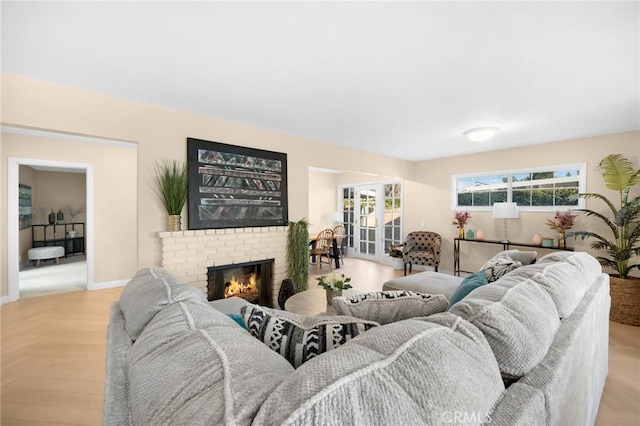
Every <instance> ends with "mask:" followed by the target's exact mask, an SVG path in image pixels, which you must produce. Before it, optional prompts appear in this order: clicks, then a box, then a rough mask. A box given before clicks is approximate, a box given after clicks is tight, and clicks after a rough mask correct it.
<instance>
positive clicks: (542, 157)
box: [404, 132, 640, 270]
mask: <svg viewBox="0 0 640 426" xmlns="http://www.w3.org/2000/svg"><path fill="white" fill-rule="evenodd" d="M612 153H622V154H625V155H626V156H628V157H629V158H631V160H632V161H633V162H634V164H635V166H636V168H638V167H640V166H639V158H638V157H639V156H640V132H627V133H619V134H613V135H606V136H599V137H592V138H584V139H575V140H568V141H562V142H554V143H548V144H543V145H536V146H528V147H522V148H514V149H505V150H500V151H493V152H486V153H481V154H475V155H465V156H459V157H453V158H445V159H439V160H433V161H423V162H419V163H416V164H415V175H414V176H415V181H417V182H418V183H419V185H414V184H406V185H405V228H404V230H405V233H406V232H409V231H411V230H414V229H419V228H420V220H421V218H422V217H423V216H424V217H426V218H427V228H428V229H429V230H435V231H436V232H439V233H440V234H442V237H443V240H444V241H443V252H442V268H443V269H444V270H452V269H453V238H454V237H456V232H457V229H456V227H455V226H454V225H452V224H451V222H452V220H453V210H452V209H451V207H450V206H451V191H450V187H451V175H454V174H462V173H481V172H487V171H497V170H506V169H519V168H527V167H538V166H549V165H558V164H566V163H580V162H586V163H587V191H588V192H601V193H605V194H608V195H609V196H610V197H614V196H615V195H616V193H615V192H612V191H609V190H607V189H606V187H605V186H604V183H603V182H602V177H601V175H600V174H599V173H598V172H596V171H595V170H594V169H595V167H596V166H597V165H598V163H599V162H600V160H601V159H602V158H604V157H605V156H607V155H608V154H612ZM587 207H588V208H592V209H596V210H599V211H604V209H603V204H602V203H598V201H595V200H588V201H587ZM553 214H554V213H553V212H546V213H538V212H535V213H534V212H522V213H520V219H519V220H510V221H509V239H510V240H511V241H518V242H531V239H532V237H533V234H535V233H540V234H542V235H543V236H549V237H553V236H554V235H555V234H554V231H552V230H551V229H549V228H548V227H547V226H546V225H545V220H546V218H552V217H553ZM471 216H472V218H471V220H470V221H469V223H468V228H471V229H474V230H477V229H482V230H483V231H484V233H485V238H486V239H498V240H499V239H501V238H502V235H503V221H502V220H494V219H493V218H492V217H491V212H472V213H471ZM575 229H587V230H592V229H593V230H596V231H597V232H600V231H603V233H604V230H602V229H601V228H600V227H599V224H598V223H597V222H596V221H595V220H592V219H590V218H586V217H584V216H580V217H579V218H578V219H577V220H576V226H575ZM589 244H590V242H589V241H588V240H587V241H582V240H577V241H575V240H570V241H569V243H568V245H569V246H570V247H575V248H576V249H577V250H583V251H588V252H591V253H592V254H593V253H594V252H592V251H591V249H590V247H589ZM496 248H497V246H493V247H487V246H482V245H480V244H474V243H463V246H462V248H461V251H462V259H463V261H462V265H461V266H462V267H463V269H468V270H475V269H477V268H479V267H480V266H482V263H483V262H484V260H486V259H487V257H489V256H490V255H492V254H493V253H495V252H496ZM539 252H540V253H544V251H542V249H540V250H539Z"/></svg>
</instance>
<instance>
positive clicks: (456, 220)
mask: <svg viewBox="0 0 640 426" xmlns="http://www.w3.org/2000/svg"><path fill="white" fill-rule="evenodd" d="M469 219H471V215H470V214H469V212H468V211H464V212H459V211H456V212H455V213H454V216H453V222H451V224H452V225H456V227H457V228H458V238H460V239H464V238H465V235H464V226H465V225H466V224H467V221H468V220H469Z"/></svg>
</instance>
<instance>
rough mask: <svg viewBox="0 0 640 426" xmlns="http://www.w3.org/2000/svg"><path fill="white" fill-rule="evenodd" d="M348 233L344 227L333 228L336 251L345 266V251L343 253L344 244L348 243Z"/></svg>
mask: <svg viewBox="0 0 640 426" xmlns="http://www.w3.org/2000/svg"><path fill="white" fill-rule="evenodd" d="M346 233H347V231H346V229H345V228H344V225H336V226H335V227H334V228H333V238H334V239H335V240H336V250H337V251H338V253H339V258H340V260H341V261H342V264H343V265H344V251H343V242H345V241H346V237H347V235H346Z"/></svg>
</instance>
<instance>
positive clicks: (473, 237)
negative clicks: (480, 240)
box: [465, 229, 476, 240]
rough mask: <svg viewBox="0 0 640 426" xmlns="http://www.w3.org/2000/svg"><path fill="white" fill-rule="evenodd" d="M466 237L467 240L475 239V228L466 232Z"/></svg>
mask: <svg viewBox="0 0 640 426" xmlns="http://www.w3.org/2000/svg"><path fill="white" fill-rule="evenodd" d="M465 238H466V239H467V240H473V239H475V238H476V235H475V233H474V232H473V229H469V230H468V231H467V233H466V235H465Z"/></svg>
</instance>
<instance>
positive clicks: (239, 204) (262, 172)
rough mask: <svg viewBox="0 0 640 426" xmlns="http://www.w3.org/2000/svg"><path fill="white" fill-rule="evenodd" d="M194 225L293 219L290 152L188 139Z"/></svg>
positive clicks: (259, 223)
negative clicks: (289, 198) (289, 189)
mask: <svg viewBox="0 0 640 426" xmlns="http://www.w3.org/2000/svg"><path fill="white" fill-rule="evenodd" d="M187 165H188V168H189V200H188V215H189V229H214V228H245V227H258V226H284V225H286V224H287V223H288V221H289V218H288V205H287V154H284V153H281V152H274V151H266V150H262V149H254V148H248V147H244V146H237V145H228V144H224V143H220V142H211V141H205V140H201V139H194V138H187Z"/></svg>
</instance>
